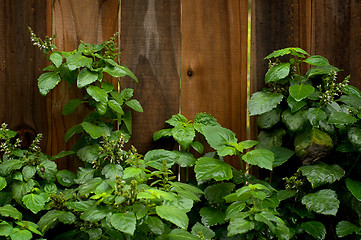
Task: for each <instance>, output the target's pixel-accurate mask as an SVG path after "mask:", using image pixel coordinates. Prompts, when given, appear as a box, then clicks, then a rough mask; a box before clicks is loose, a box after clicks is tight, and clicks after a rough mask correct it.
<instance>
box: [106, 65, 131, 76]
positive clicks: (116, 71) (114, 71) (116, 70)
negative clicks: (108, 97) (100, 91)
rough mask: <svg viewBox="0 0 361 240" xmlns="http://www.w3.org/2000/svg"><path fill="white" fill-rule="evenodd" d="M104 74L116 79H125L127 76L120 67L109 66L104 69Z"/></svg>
mask: <svg viewBox="0 0 361 240" xmlns="http://www.w3.org/2000/svg"><path fill="white" fill-rule="evenodd" d="M104 72H106V73H108V74H109V75H111V76H113V77H116V78H119V77H124V76H126V75H127V73H126V72H125V71H124V70H123V69H122V68H121V67H120V66H119V65H116V66H114V65H108V66H106V67H105V68H104Z"/></svg>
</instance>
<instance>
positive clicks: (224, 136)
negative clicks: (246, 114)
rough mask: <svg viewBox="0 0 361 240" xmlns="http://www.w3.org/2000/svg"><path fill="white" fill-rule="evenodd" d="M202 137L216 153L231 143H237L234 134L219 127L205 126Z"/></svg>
mask: <svg viewBox="0 0 361 240" xmlns="http://www.w3.org/2000/svg"><path fill="white" fill-rule="evenodd" d="M203 135H204V136H205V138H206V140H207V142H208V144H209V145H210V146H211V147H212V148H214V149H215V150H217V151H218V150H221V149H222V148H224V147H228V146H230V144H231V143H237V138H236V134H235V133H234V132H232V131H231V130H229V129H227V128H223V127H221V126H205V127H203Z"/></svg>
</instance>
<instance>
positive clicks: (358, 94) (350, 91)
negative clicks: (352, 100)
mask: <svg viewBox="0 0 361 240" xmlns="http://www.w3.org/2000/svg"><path fill="white" fill-rule="evenodd" d="M342 91H343V92H344V93H346V94H347V95H350V96H355V97H358V98H361V91H360V90H359V89H358V88H356V87H354V86H351V85H347V86H345V87H343V88H342Z"/></svg>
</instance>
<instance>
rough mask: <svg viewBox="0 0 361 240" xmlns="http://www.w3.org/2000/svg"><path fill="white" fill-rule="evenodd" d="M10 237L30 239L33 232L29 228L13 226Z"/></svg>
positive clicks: (18, 239)
mask: <svg viewBox="0 0 361 240" xmlns="http://www.w3.org/2000/svg"><path fill="white" fill-rule="evenodd" d="M10 237H11V240H30V239H32V238H33V234H31V232H30V231H28V230H21V229H19V228H13V230H12V232H11V234H10Z"/></svg>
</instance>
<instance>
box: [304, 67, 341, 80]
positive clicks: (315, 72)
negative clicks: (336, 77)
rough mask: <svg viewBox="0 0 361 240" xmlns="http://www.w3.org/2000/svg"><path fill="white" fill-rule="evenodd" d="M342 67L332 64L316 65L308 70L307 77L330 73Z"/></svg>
mask: <svg viewBox="0 0 361 240" xmlns="http://www.w3.org/2000/svg"><path fill="white" fill-rule="evenodd" d="M338 71H340V69H338V68H337V67H334V66H331V65H325V66H315V67H313V68H311V69H310V70H308V71H307V73H306V77H307V78H311V77H314V76H317V75H328V74H330V73H331V72H338Z"/></svg>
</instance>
